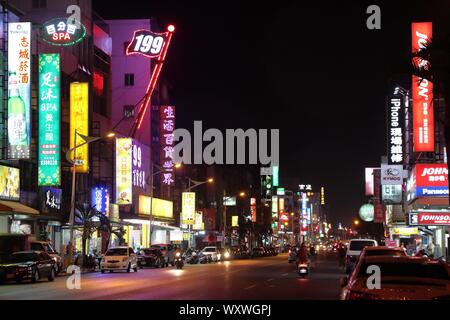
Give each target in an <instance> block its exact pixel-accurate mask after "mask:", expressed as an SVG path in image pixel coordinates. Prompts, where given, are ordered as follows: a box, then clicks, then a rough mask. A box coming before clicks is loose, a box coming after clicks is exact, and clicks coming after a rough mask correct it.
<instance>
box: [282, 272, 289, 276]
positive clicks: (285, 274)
mask: <svg viewBox="0 0 450 320" xmlns="http://www.w3.org/2000/svg"><path fill="white" fill-rule="evenodd" d="M288 274H289V273H283V274H282V275H281V276H282V277H285V276H287V275H288Z"/></svg>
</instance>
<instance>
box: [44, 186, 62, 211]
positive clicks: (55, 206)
mask: <svg viewBox="0 0 450 320" xmlns="http://www.w3.org/2000/svg"><path fill="white" fill-rule="evenodd" d="M42 193H43V204H44V206H43V208H42V209H43V212H45V213H49V212H59V210H60V209H61V198H62V189H56V188H50V187H43V188H42Z"/></svg>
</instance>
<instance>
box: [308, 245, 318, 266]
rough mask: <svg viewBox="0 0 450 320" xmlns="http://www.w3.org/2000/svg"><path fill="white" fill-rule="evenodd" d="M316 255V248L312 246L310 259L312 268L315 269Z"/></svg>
mask: <svg viewBox="0 0 450 320" xmlns="http://www.w3.org/2000/svg"><path fill="white" fill-rule="evenodd" d="M316 255H317V252H316V248H315V247H314V245H311V246H310V247H309V257H310V260H311V267H315V265H316Z"/></svg>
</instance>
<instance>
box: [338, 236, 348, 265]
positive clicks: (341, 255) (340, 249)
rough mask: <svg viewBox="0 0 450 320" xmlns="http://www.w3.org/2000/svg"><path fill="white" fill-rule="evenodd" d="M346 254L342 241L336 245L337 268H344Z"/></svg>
mask: <svg viewBox="0 0 450 320" xmlns="http://www.w3.org/2000/svg"><path fill="white" fill-rule="evenodd" d="M346 254H347V250H345V247H344V245H343V244H342V243H340V244H339V247H338V259H339V268H342V270H344V268H345V256H346Z"/></svg>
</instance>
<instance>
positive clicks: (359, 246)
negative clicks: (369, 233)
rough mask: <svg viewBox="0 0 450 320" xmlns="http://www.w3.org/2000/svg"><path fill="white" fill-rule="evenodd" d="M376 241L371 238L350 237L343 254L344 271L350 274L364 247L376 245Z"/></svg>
mask: <svg viewBox="0 0 450 320" xmlns="http://www.w3.org/2000/svg"><path fill="white" fill-rule="evenodd" d="M376 246H378V243H377V241H376V240H373V239H352V240H350V242H349V243H348V247H347V254H346V255H345V271H346V273H347V274H350V273H351V272H352V271H353V269H355V265H356V263H357V262H358V259H359V256H360V255H361V252H362V251H363V249H364V248H365V247H376Z"/></svg>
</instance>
